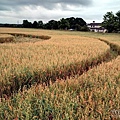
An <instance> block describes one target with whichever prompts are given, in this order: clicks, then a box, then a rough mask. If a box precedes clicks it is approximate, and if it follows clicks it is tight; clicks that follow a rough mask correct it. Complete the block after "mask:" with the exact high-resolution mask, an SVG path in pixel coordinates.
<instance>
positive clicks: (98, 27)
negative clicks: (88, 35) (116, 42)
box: [87, 21, 107, 33]
mask: <svg viewBox="0 0 120 120" xmlns="http://www.w3.org/2000/svg"><path fill="white" fill-rule="evenodd" d="M87 26H88V28H89V29H90V31H92V32H104V33H105V32H106V31H107V30H106V29H105V28H104V27H102V23H95V21H93V23H89V24H87Z"/></svg>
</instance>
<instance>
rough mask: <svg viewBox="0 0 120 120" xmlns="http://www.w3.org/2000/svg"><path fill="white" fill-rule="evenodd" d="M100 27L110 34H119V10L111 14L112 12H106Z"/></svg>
mask: <svg viewBox="0 0 120 120" xmlns="http://www.w3.org/2000/svg"><path fill="white" fill-rule="evenodd" d="M102 26H103V27H104V28H106V29H107V30H108V32H109V33H111V32H120V10H119V11H118V12H117V13H116V14H113V12H107V13H106V14H105V15H104V16H103V22H102Z"/></svg>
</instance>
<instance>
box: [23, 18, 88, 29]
mask: <svg viewBox="0 0 120 120" xmlns="http://www.w3.org/2000/svg"><path fill="white" fill-rule="evenodd" d="M22 25H23V27H24V28H41V29H54V30H57V29H61V30H68V29H70V30H77V31H88V27H87V23H86V22H85V21H84V20H83V19H82V18H74V17H70V18H62V19H60V20H59V21H56V20H50V21H48V22H47V23H45V24H44V23H43V22H42V21H34V22H33V23H31V22H29V21H28V20H23V24H22Z"/></svg>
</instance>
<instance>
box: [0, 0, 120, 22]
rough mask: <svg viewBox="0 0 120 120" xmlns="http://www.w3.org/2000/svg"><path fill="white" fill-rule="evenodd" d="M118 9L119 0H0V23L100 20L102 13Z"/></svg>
mask: <svg viewBox="0 0 120 120" xmlns="http://www.w3.org/2000/svg"><path fill="white" fill-rule="evenodd" d="M119 10H120V0H0V23H22V21H23V20H24V19H27V20H29V21H31V22H33V21H35V20H36V21H39V20H42V21H43V22H44V23H46V22H48V21H49V20H52V19H54V20H59V19H61V18H63V17H64V18H66V17H81V18H83V19H84V20H85V21H86V22H87V23H90V22H92V21H93V20H95V21H96V22H102V20H103V15H104V14H106V12H110V11H112V12H113V13H116V12H118V11H119Z"/></svg>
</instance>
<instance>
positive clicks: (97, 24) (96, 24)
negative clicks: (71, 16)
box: [87, 23, 102, 26]
mask: <svg viewBox="0 0 120 120" xmlns="http://www.w3.org/2000/svg"><path fill="white" fill-rule="evenodd" d="M87 25H95V26H99V25H102V23H89V24H87Z"/></svg>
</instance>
